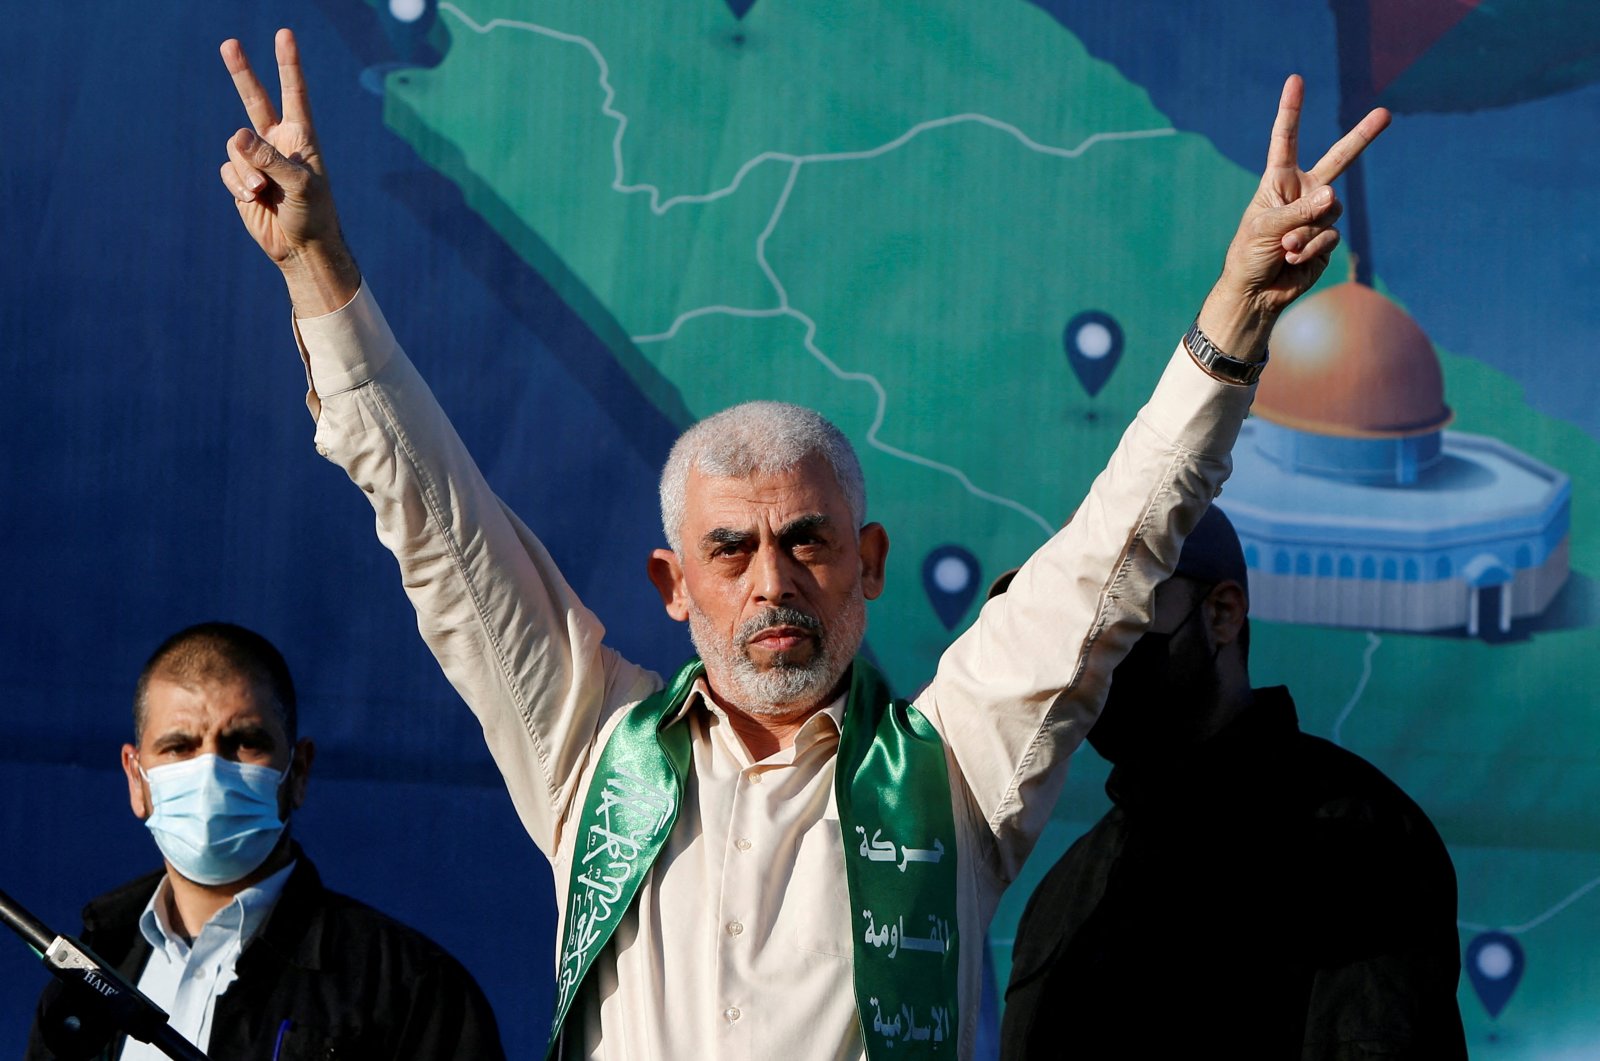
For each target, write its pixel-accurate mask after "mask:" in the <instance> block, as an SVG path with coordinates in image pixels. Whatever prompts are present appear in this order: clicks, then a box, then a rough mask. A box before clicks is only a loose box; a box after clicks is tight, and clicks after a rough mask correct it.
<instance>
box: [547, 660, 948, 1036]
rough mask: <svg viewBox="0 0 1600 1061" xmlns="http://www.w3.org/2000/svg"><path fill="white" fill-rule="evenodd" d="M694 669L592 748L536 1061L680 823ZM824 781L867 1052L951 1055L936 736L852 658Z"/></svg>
mask: <svg viewBox="0 0 1600 1061" xmlns="http://www.w3.org/2000/svg"><path fill="white" fill-rule="evenodd" d="M703 673H705V665H704V664H702V663H701V662H700V661H699V660H698V659H695V660H690V661H689V663H688V664H687V665H686V666H685V667H684V668H683V669H682V670H680V671H678V673H677V675H675V676H674V677H673V679H672V682H671V683H670V684H669V685H668V686H667V687H666V688H665V689H662V690H661V691H660V692H658V693H656V694H655V695H654V696H651V697H649V698H648V699H646V700H644V701H643V702H641V703H639V704H636V705H635V706H634V707H632V708H631V709H629V711H628V714H627V716H626V717H625V718H623V720H622V721H621V723H619V724H618V726H617V728H616V729H615V730H613V731H612V734H611V738H610V739H609V740H608V741H606V746H605V747H604V748H603V749H602V750H601V752H600V761H599V763H598V764H597V765H596V767H595V771H594V776H593V778H592V779H591V780H590V782H589V791H588V795H587V796H586V798H585V799H584V801H583V810H582V813H581V815H580V816H579V819H578V843H577V845H576V847H575V849H574V851H573V856H572V868H571V871H570V874H569V877H568V882H567V909H566V917H565V919H564V921H563V936H562V940H561V960H560V962H559V963H558V964H557V967H556V1012H555V1020H554V1022H553V1023H552V1025H551V1034H550V1045H549V1047H548V1049H547V1050H546V1052H545V1056H546V1058H547V1059H548V1058H549V1057H551V1056H553V1055H554V1053H555V1050H556V1047H557V1045H558V1044H559V1043H560V1041H561V1032H562V1028H563V1027H564V1025H565V1023H566V1019H567V1015H568V1012H569V1011H570V1010H571V1008H572V1001H573V999H574V998H575V997H577V994H578V991H579V988H580V987H581V986H582V984H583V981H584V978H585V977H586V976H587V975H588V973H589V970H590V968H591V967H592V966H593V965H594V961H595V958H596V957H598V956H599V954H600V952H601V951H602V950H603V949H604V948H605V946H606V944H607V943H608V942H609V941H610V939H611V934H612V933H613V932H615V931H616V928H617V925H618V924H619V923H620V922H621V920H622V918H623V915H624V914H626V913H627V911H628V908H629V907H630V906H631V905H632V904H633V900H634V897H635V896H636V895H637V894H638V892H639V887H640V885H642V884H643V883H644V879H645V877H646V876H648V875H649V872H650V867H651V866H652V865H654V863H655V860H656V857H657V856H658V855H659V854H660V853H661V849H662V847H663V846H665V844H666V841H667V837H668V836H669V835H671V833H672V826H673V823H674V822H676V821H677V817H678V807H679V804H680V803H681V802H682V799H683V782H684V778H685V777H686V776H687V775H688V772H689V763H690V749H689V739H690V738H689V730H688V727H687V725H683V724H679V725H674V724H673V721H674V719H675V718H676V716H677V715H678V712H679V709H680V708H681V707H682V706H683V704H684V702H685V701H686V700H687V699H688V698H689V694H690V692H691V691H692V690H693V688H694V683H695V680H696V679H697V678H699V677H700V675H701V674H703ZM834 788H835V796H836V801H837V803H838V805H839V830H840V832H841V834H842V835H843V839H844V851H845V855H844V862H845V877H846V881H847V884H848V886H849V892H850V910H851V912H850V919H851V929H852V931H851V936H852V938H853V941H854V955H855V961H854V966H855V989H856V1014H857V1017H858V1018H859V1019H860V1021H861V1035H862V1039H863V1040H864V1041H865V1043H866V1049H867V1057H868V1058H869V1059H871V1061H881V1059H886V1058H921V1057H936V1056H944V1057H950V1056H953V1055H954V1053H955V1050H956V1041H957V998H956V983H957V968H958V950H957V943H958V940H957V938H956V834H955V819H954V813H953V811H952V810H951V806H950V779H949V774H948V772H947V770H946V767H945V759H944V745H943V743H942V742H941V741H940V740H939V735H938V733H937V732H935V731H934V728H933V726H932V724H930V723H929V722H928V720H927V719H925V718H923V717H922V715H921V713H920V712H918V711H917V709H916V708H914V707H912V706H911V705H910V704H908V703H906V702H905V701H904V700H895V699H892V698H891V697H890V695H889V690H888V687H887V686H886V685H885V684H884V682H883V678H882V677H880V676H879V674H878V672H877V671H876V670H875V669H874V668H873V667H872V665H871V664H869V663H867V662H866V661H865V660H863V659H859V658H858V659H856V660H855V661H854V663H853V664H852V673H851V680H850V698H849V700H848V701H846V704H845V712H844V727H843V731H842V732H841V733H840V736H839V751H838V757H837V761H836V763H835V776H834ZM670 957H671V956H669V962H670ZM669 968H670V965H669Z"/></svg>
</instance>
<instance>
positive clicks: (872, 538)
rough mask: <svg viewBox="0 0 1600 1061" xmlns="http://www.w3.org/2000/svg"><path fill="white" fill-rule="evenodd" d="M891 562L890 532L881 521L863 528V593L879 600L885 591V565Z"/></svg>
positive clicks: (869, 598) (871, 598)
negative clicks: (879, 596)
mask: <svg viewBox="0 0 1600 1061" xmlns="http://www.w3.org/2000/svg"><path fill="white" fill-rule="evenodd" d="M888 562H889V532H888V531H886V530H884V529H883V524H881V523H869V524H867V525H866V526H865V527H862V528H861V595H862V596H864V597H866V598H867V600H877V599H878V595H879V594H881V593H882V592H883V577H884V565H886V564H887V563H888Z"/></svg>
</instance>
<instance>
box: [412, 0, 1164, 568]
mask: <svg viewBox="0 0 1600 1061" xmlns="http://www.w3.org/2000/svg"><path fill="white" fill-rule="evenodd" d="M439 10H440V11H445V12H449V13H450V14H451V15H453V16H455V18H457V19H458V20H460V21H461V23H462V24H463V25H465V26H466V27H467V28H468V29H470V30H472V31H473V32H474V33H477V34H480V35H487V34H489V33H492V32H494V31H495V30H497V29H510V30H520V31H523V32H527V33H533V34H537V35H539V36H544V37H549V38H551V39H552V40H557V41H562V42H564V43H568V44H576V45H578V46H579V47H582V48H583V49H584V50H585V51H587V52H588V53H589V55H590V57H591V58H592V59H593V60H594V62H595V65H596V66H597V67H598V68H599V84H600V89H601V91H602V92H603V93H604V99H603V100H602V101H601V104H600V112H601V113H602V114H603V115H605V116H606V117H608V118H610V119H612V120H613V121H615V122H616V123H617V132H616V135H615V136H613V137H612V140H611V159H612V165H613V172H614V176H613V178H612V181H611V188H612V190H613V191H616V192H619V193H621V194H624V195H635V194H646V195H648V196H649V198H650V210H651V212H652V213H654V214H656V215H657V216H660V215H662V214H665V213H666V212H667V211H668V210H670V209H672V208H673V207H674V206H678V205H682V204H685V203H696V204H703V203H710V202H715V201H716V200H718V199H723V198H726V197H727V196H730V195H732V194H733V193H734V192H735V191H737V190H738V188H739V186H740V185H741V184H742V183H743V182H744V179H745V177H746V176H748V175H749V174H750V173H751V172H752V171H753V170H755V169H756V168H757V167H758V166H760V165H762V164H764V163H766V162H773V161H776V162H786V163H788V164H789V166H790V170H789V179H788V181H787V182H786V183H785V185H784V189H783V194H782V195H780V196H779V199H778V203H777V206H776V208H775V209H774V211H773V214H772V216H771V218H769V219H768V222H767V227H766V228H765V229H764V230H763V231H762V233H761V236H760V237H759V238H758V239H757V241H756V260H757V262H758V263H759V264H760V266H761V270H762V272H763V273H764V274H765V275H766V277H767V279H768V281H770V282H771V284H772V286H773V289H774V290H775V291H776V292H777V293H778V298H779V304H778V305H777V306H776V307H771V308H766V309H753V308H746V307H739V306H725V305H714V306H701V307H698V308H696V309H692V310H688V311H687V312H685V313H682V314H679V315H678V317H677V318H676V319H675V320H674V321H673V322H672V326H671V327H670V328H669V329H668V330H667V331H665V332H661V333H658V334H654V335H636V336H632V339H633V341H634V342H636V343H650V342H662V341H665V340H668V339H671V338H673V337H675V336H676V335H677V334H678V331H679V330H680V329H681V328H682V327H683V325H684V324H685V323H686V322H688V321H690V320H693V319H696V318H698V317H703V316H711V315H720V316H735V317H746V318H766V317H780V316H782V317H792V318H794V319H795V320H798V321H800V322H801V323H802V324H804V325H805V328H806V334H805V349H806V352H807V353H809V354H810V355H811V356H812V357H813V358H815V359H816V360H817V361H818V362H819V363H820V364H821V365H822V366H823V367H824V368H826V369H827V370H828V371H829V372H830V373H832V374H833V375H834V376H835V377H836V378H837V379H839V380H841V381H844V382H851V383H863V384H865V385H867V386H869V387H871V388H872V391H873V393H874V395H875V396H876V398H877V410H876V412H875V414H874V416H873V421H872V426H871V427H870V428H869V429H868V431H867V443H868V444H869V445H870V446H872V447H873V448H874V449H877V450H879V451H880V452H883V453H886V454H888V455H889V456H892V457H895V458H897V459H899V460H904V461H906V462H908V463H911V464H916V465H919V466H921V467H925V468H928V469H930V470H933V471H937V472H942V473H944V474H946V475H949V476H951V477H952V478H954V479H955V480H956V481H957V482H959V483H960V484H961V486H962V488H963V489H964V490H966V491H967V493H969V494H971V495H972V496H973V497H976V498H979V499H981V500H984V501H989V502H991V503H993V504H997V505H1000V506H1002V507H1005V508H1009V509H1011V510H1013V511H1015V512H1017V513H1020V514H1021V515H1023V516H1025V517H1027V518H1028V519H1030V520H1032V521H1033V522H1034V523H1035V524H1037V525H1038V526H1039V528H1040V529H1041V530H1042V531H1044V533H1045V535H1046V536H1047V537H1048V536H1050V535H1053V534H1054V533H1055V532H1056V529H1057V528H1056V526H1055V525H1054V524H1052V523H1051V522H1050V521H1049V520H1047V519H1045V518H1044V517H1043V516H1041V515H1040V514H1039V513H1037V512H1035V511H1034V510H1033V509H1031V508H1029V507H1028V506H1026V505H1024V504H1022V503H1021V502H1020V501H1016V500H1014V499H1012V498H1009V497H1004V496H1002V495H1000V494H995V493H991V492H990V491H988V490H984V489H982V488H981V487H979V486H978V485H977V484H975V483H974V482H973V481H972V479H971V478H970V477H969V476H968V475H967V474H966V472H964V471H962V470H961V469H959V468H956V467H954V466H952V465H949V464H944V463H942V462H940V461H936V460H933V459H931V458H928V457H923V456H920V455H918V454H915V453H911V452H909V451H907V450H903V449H900V448H899V447H896V446H892V445H890V444H888V443H887V442H884V441H883V440H882V439H880V438H879V437H878V432H879V430H880V428H881V427H882V426H883V422H884V420H885V418H886V416H887V414H888V404H889V396H888V392H887V391H886V390H885V389H884V387H883V384H882V383H881V382H880V381H879V380H878V379H877V378H876V377H874V376H872V375H870V374H868V373H865V372H852V371H847V370H845V369H843V368H841V367H840V366H839V364H838V363H837V362H835V361H834V360H833V359H832V358H830V357H828V355H827V354H825V353H824V352H823V351H822V350H821V349H820V348H819V347H818V346H817V345H816V334H817V323H816V321H815V320H813V319H812V318H811V317H810V316H808V315H807V314H805V313H804V312H802V311H800V310H798V309H796V308H794V306H792V305H791V304H790V303H789V297H788V292H787V291H786V290H785V289H784V287H783V284H782V282H781V281H780V280H779V279H778V276H777V274H776V273H775V272H774V271H773V269H772V266H771V264H770V263H769V262H768V261H767V258H766V241H767V239H768V237H770V236H771V235H772V232H773V230H774V229H775V228H776V226H777V223H778V220H779V218H780V217H781V216H782V214H783V210H784V207H785V206H786V205H787V203H788V200H789V193H790V191H791V190H792V189H793V188H794V182H795V178H796V176H798V174H799V172H800V167H801V166H803V165H807V164H820V163H832V162H859V161H866V160H869V159H874V158H878V157H880V156H882V155H886V154H888V153H889V152H891V151H896V150H898V149H899V148H901V147H903V146H905V145H906V144H908V143H910V142H911V141H912V140H914V139H916V138H917V137H918V136H921V135H922V134H923V133H925V132H929V131H931V130H934V129H941V128H945V127H948V126H952V125H959V124H967V123H976V124H980V125H986V126H988V127H990V128H992V129H997V130H999V131H1001V132H1004V133H1006V134H1008V135H1009V136H1011V137H1012V138H1014V139H1015V140H1016V141H1017V142H1018V143H1020V144H1022V146H1023V147H1025V148H1027V149H1028V150H1029V151H1033V152H1035V153H1037V154H1041V155H1049V156H1051V157H1055V158H1077V157H1079V156H1080V155H1082V154H1083V153H1084V152H1085V151H1088V150H1089V149H1090V148H1091V147H1093V146H1095V145H1096V144H1099V143H1107V142H1114V141H1120V140H1145V139H1150V138H1153V137H1165V136H1173V135H1176V133H1177V130H1176V129H1173V128H1171V127H1167V128H1161V129H1136V130H1126V131H1113V132H1097V133H1092V134H1090V135H1089V136H1087V137H1085V138H1084V139H1083V141H1082V142H1081V143H1079V144H1078V145H1077V146H1075V147H1070V148H1069V147H1057V146H1055V145H1052V144H1044V143H1040V142H1039V141H1037V140H1035V139H1033V138H1032V137H1031V136H1029V135H1027V134H1026V133H1024V132H1023V131H1022V130H1021V129H1019V128H1017V127H1016V126H1015V125H1012V124H1010V123H1009V122H1004V121H1001V120H999V119H998V118H993V117H990V116H989V115H986V114H978V113H971V112H969V113H963V114H952V115H948V116H946V117H943V118H931V119H928V120H926V121H922V122H918V123H917V124H916V125H913V126H912V127H911V128H910V129H907V130H906V131H905V132H903V133H901V134H900V135H899V136H897V137H895V138H894V139H892V140H889V141H887V142H886V143H883V144H879V145H878V146H877V147H873V148H868V149H865V150H861V151H832V152H819V153H812V154H806V155H795V154H791V153H788V152H781V151H764V152H762V153H760V154H758V155H756V156H755V157H754V158H751V159H749V160H748V161H746V162H745V163H744V164H743V165H741V166H740V167H739V169H738V170H737V171H736V172H735V174H734V177H733V180H732V181H731V182H729V183H728V184H727V185H726V186H724V187H722V188H718V189H716V190H714V191H710V192H706V193H703V194H699V195H678V196H673V197H672V198H669V199H667V200H666V201H665V202H663V201H662V198H661V189H660V188H658V187H656V186H655V185H653V184H627V183H626V182H625V167H624V165H623V161H622V141H623V137H624V135H625V134H626V133H627V130H628V116H627V115H626V114H624V113H622V112H621V111H619V110H617V109H616V107H615V106H614V104H615V102H616V95H617V93H616V89H615V87H614V86H613V85H612V84H611V66H610V64H609V63H608V62H607V61H606V58H605V55H604V54H603V53H601V51H600V49H599V47H598V46H596V45H595V43H594V42H593V41H591V40H589V39H588V38H586V37H582V36H579V35H578V34H574V33H566V32H563V31H561V30H556V29H552V28H550V27H548V26H541V25H539V24H538V23H534V22H526V21H521V20H516V19H505V18H494V19H490V20H489V21H488V22H478V21H477V20H476V19H474V18H473V17H472V16H471V15H469V14H467V13H466V12H465V11H463V10H462V9H461V8H460V7H459V6H457V5H456V4H454V3H452V2H451V0H443V2H442V3H440V5H439Z"/></svg>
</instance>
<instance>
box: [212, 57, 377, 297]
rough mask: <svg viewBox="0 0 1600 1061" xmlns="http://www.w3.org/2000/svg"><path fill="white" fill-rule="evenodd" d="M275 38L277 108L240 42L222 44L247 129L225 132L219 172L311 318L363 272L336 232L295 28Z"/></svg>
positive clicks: (353, 286)
mask: <svg viewBox="0 0 1600 1061" xmlns="http://www.w3.org/2000/svg"><path fill="white" fill-rule="evenodd" d="M274 43H275V48H276V52H277V59H278V84H279V86H280V88H281V90H282V95H283V110H282V113H281V114H280V113H279V110H278V108H277V107H275V106H273V103H272V98H271V97H270V96H269V95H268V94H267V90H266V89H265V88H264V87H262V84H261V80H260V79H259V78H258V77H256V74H255V71H254V70H253V69H251V67H250V60H249V59H247V58H246V57H245V54H244V48H243V46H241V45H240V44H239V42H238V41H236V40H227V41H224V42H223V43H222V49H221V50H222V61H223V63H224V64H225V65H226V66H227V68H228V73H229V74H230V75H231V76H232V77H233V85H234V88H235V89H236V90H237V91H238V93H239V100H240V102H242V103H243V104H244V111H245V116H246V117H247V118H248V119H249V121H250V126H251V128H248V129H240V130H239V131H238V132H236V133H234V134H233V135H232V136H231V137H229V138H228V144H227V150H228V161H227V162H225V163H223V165H222V169H221V177H222V183H223V185H224V186H225V187H226V188H227V189H228V191H229V192H231V193H232V195H233V198H234V205H235V206H237V207H238V210H239V218H240V220H241V221H243V222H244V226H245V230H246V231H248V232H249V233H250V236H251V238H253V239H254V240H255V241H256V243H257V244H258V245H259V246H260V247H261V249H262V250H263V251H264V252H266V255H267V257H268V258H270V259H272V261H273V262H274V263H275V264H276V265H277V266H278V268H279V269H281V270H282V271H283V277H284V280H285V282H286V283H287V284H288V286H289V295H290V298H291V299H292V300H293V302H294V308H295V315H296V316H300V317H311V316H317V315H319V314H322V313H328V312H331V311H332V310H335V309H338V308H339V307H340V306H343V305H344V304H345V303H346V302H349V301H350V299H351V298H353V297H354V296H355V293H356V291H357V290H358V289H359V288H360V286H361V273H360V271H359V270H358V269H357V268H356V264H355V261H354V259H353V258H352V257H351V255H350V252H349V249H348V248H347V247H346V246H345V243H344V237H343V236H342V235H341V234H340V231H339V217H338V213H337V211H336V210H335V209H334V204H333V193H332V192H331V191H330V190H329V187H328V177H327V171H326V168H325V166H324V163H323V159H322V151H321V148H320V147H319V146H318V144H317V135H316V129H315V128H314V127H313V125H312V123H311V100H310V97H309V96H308V95H307V94H306V83H305V77H304V75H303V74H302V72H301V70H300V49H299V47H298V45H297V44H296V43H295V39H294V33H293V32H291V31H290V30H287V29H280V30H279V31H278V34H277V39H276V41H275V42H274Z"/></svg>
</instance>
